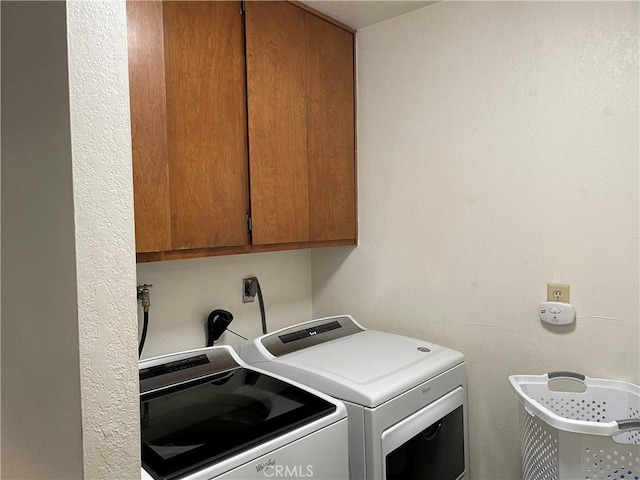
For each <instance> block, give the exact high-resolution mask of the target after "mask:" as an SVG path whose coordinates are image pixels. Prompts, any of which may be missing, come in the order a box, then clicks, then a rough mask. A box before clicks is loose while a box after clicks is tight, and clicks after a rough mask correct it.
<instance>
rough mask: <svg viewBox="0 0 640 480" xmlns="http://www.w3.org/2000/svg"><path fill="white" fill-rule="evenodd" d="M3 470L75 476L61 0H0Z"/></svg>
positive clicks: (74, 344)
mask: <svg viewBox="0 0 640 480" xmlns="http://www.w3.org/2000/svg"><path fill="white" fill-rule="evenodd" d="M1 58H2V299H3V302H2V360H3V361H2V385H3V388H2V446H3V450H2V474H3V478H31V479H35V478H43V479H44V478H46V479H55V478H61V479H62V478H80V477H82V474H83V464H82V455H83V451H82V437H81V434H82V432H81V420H82V412H81V408H80V377H79V373H80V369H79V365H78V363H79V354H78V352H79V350H78V313H77V310H76V300H77V295H76V269H75V239H74V218H73V187H72V170H71V139H70V130H69V86H68V75H67V31H66V18H65V4H64V3H62V2H2V55H1Z"/></svg>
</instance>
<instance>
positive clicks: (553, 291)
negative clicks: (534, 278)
mask: <svg viewBox="0 0 640 480" xmlns="http://www.w3.org/2000/svg"><path fill="white" fill-rule="evenodd" d="M569 289H570V286H569V285H567V284H564V283H547V301H548V302H562V303H570V300H571V298H570V296H569Z"/></svg>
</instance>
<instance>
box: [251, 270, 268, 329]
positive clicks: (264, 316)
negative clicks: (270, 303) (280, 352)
mask: <svg viewBox="0 0 640 480" xmlns="http://www.w3.org/2000/svg"><path fill="white" fill-rule="evenodd" d="M254 278H255V282H256V287H257V288H258V302H259V304H260V318H261V319H262V333H263V334H265V333H267V314H266V313H265V311H264V300H263V299H262V289H261V288H260V282H259V281H258V277H254Z"/></svg>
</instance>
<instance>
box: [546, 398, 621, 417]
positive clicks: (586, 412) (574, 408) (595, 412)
mask: <svg viewBox="0 0 640 480" xmlns="http://www.w3.org/2000/svg"><path fill="white" fill-rule="evenodd" d="M537 400H538V402H539V403H541V404H542V405H544V406H545V407H547V408H548V409H549V410H551V411H552V412H553V413H555V414H556V415H560V416H561V417H564V418H568V419H570V420H584V421H587V422H606V421H610V420H612V419H610V418H608V413H607V402H606V401H598V400H585V399H584V398H583V399H579V398H567V397H564V396H559V397H555V396H554V397H550V398H549V397H540V398H538V399H537Z"/></svg>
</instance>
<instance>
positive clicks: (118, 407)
mask: <svg viewBox="0 0 640 480" xmlns="http://www.w3.org/2000/svg"><path fill="white" fill-rule="evenodd" d="M67 23H68V42H69V77H70V78H69V79H70V82H69V83H70V88H69V96H70V105H71V139H72V154H73V182H74V199H75V223H76V252H77V253H76V256H77V275H78V315H79V337H80V374H81V385H82V428H83V442H84V475H85V477H86V478H91V479H94V478H137V477H139V475H140V445H139V427H138V425H139V423H138V419H139V407H138V403H139V400H138V372H137V349H136V335H137V324H136V316H135V308H136V304H135V254H134V250H135V247H134V226H133V186H132V173H131V142H130V124H129V88H128V65H127V45H126V33H127V29H126V12H125V1H124V0H108V1H100V2H87V1H83V0H69V1H68V2H67Z"/></svg>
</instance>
